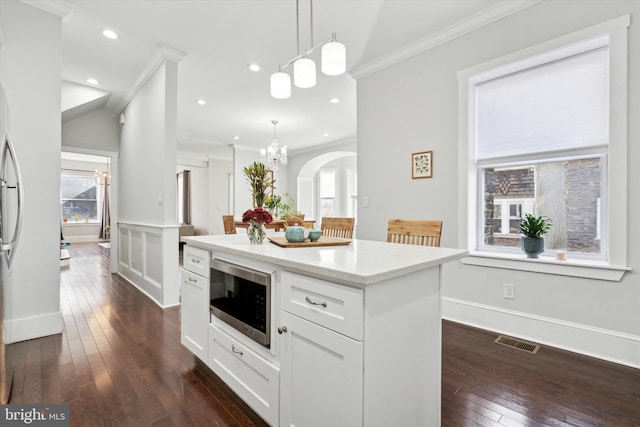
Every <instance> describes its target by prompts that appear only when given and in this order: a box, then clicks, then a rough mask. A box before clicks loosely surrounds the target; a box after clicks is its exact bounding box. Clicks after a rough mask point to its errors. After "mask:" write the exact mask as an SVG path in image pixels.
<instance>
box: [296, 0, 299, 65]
mask: <svg viewBox="0 0 640 427" xmlns="http://www.w3.org/2000/svg"><path fill="white" fill-rule="evenodd" d="M298 1H299V0H296V42H297V44H298V55H300V6H299V4H298Z"/></svg>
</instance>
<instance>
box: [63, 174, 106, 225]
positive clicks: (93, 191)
mask: <svg viewBox="0 0 640 427" xmlns="http://www.w3.org/2000/svg"><path fill="white" fill-rule="evenodd" d="M60 194H61V197H60V198H61V203H62V218H66V219H67V220H70V221H75V222H79V221H82V222H87V221H88V222H98V198H97V195H98V186H97V185H96V180H95V177H94V176H93V175H92V174H91V175H90V174H89V173H87V174H82V173H77V174H74V173H70V172H63V173H62V174H61V178H60Z"/></svg>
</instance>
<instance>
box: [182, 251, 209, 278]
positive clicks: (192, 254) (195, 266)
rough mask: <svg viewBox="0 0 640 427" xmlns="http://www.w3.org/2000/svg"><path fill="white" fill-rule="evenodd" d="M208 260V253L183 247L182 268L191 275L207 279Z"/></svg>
mask: <svg viewBox="0 0 640 427" xmlns="http://www.w3.org/2000/svg"><path fill="white" fill-rule="evenodd" d="M210 258H211V254H210V253H209V251H206V250H204V249H199V248H194V247H192V246H189V245H185V247H184V255H183V260H182V266H183V268H185V269H187V270H189V271H191V272H193V273H196V274H199V275H201V276H203V277H209V274H210V273H209V262H210Z"/></svg>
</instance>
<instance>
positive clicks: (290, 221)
mask: <svg viewBox="0 0 640 427" xmlns="http://www.w3.org/2000/svg"><path fill="white" fill-rule="evenodd" d="M284 222H285V224H286V225H287V227H291V226H292V225H304V218H302V217H299V216H297V215H289V216H287V219H285V220H284Z"/></svg>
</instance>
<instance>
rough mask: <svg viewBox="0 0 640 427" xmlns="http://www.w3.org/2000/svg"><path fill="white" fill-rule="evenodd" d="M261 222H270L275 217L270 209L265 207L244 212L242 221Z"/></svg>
mask: <svg viewBox="0 0 640 427" xmlns="http://www.w3.org/2000/svg"><path fill="white" fill-rule="evenodd" d="M250 221H255V222H260V223H265V224H269V223H270V222H271V221H273V217H272V216H271V214H270V213H269V211H268V210H266V209H263V208H255V209H249V210H247V211H245V212H244V213H243V214H242V222H250Z"/></svg>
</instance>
